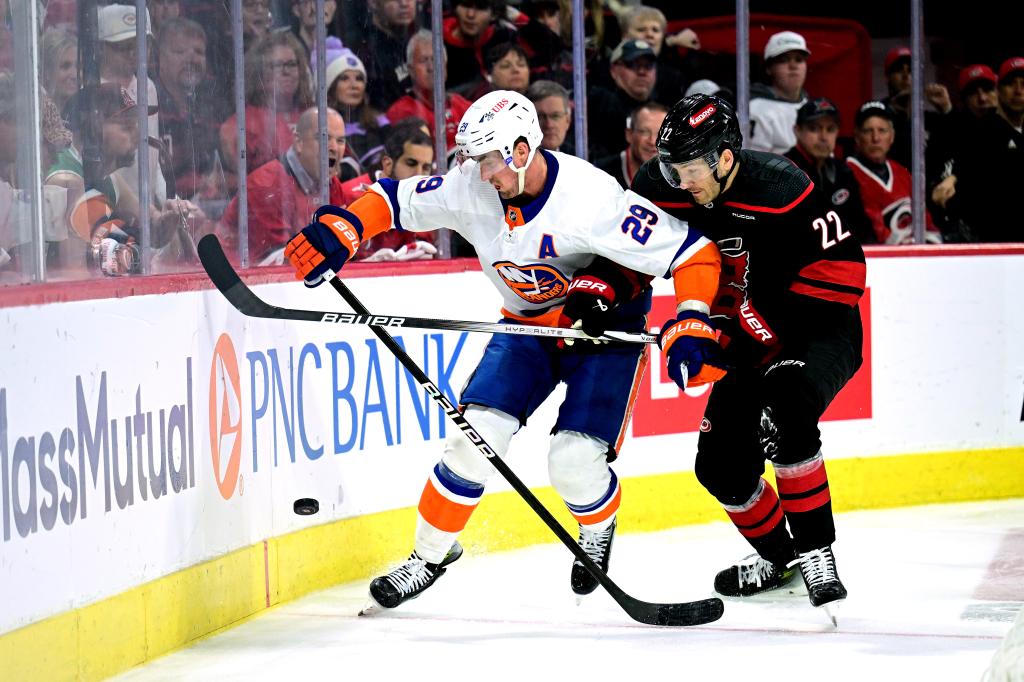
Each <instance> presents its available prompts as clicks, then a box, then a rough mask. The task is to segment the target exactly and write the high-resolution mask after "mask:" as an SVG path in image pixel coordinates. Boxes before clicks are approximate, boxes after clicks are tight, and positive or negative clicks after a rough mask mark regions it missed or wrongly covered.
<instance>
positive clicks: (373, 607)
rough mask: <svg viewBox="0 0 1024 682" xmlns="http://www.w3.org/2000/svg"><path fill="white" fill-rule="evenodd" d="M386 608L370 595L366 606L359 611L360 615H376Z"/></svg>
mask: <svg viewBox="0 0 1024 682" xmlns="http://www.w3.org/2000/svg"><path fill="white" fill-rule="evenodd" d="M385 610H386V609H385V608H384V607H383V606H381V605H380V604H378V603H377V600H376V599H374V598H373V597H368V598H367V600H366V606H364V607H363V609H362V610H361V611H360V612H359V614H358V615H360V616H375V615H377V614H378V613H381V612H383V611H385Z"/></svg>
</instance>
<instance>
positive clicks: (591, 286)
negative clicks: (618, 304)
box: [565, 275, 615, 304]
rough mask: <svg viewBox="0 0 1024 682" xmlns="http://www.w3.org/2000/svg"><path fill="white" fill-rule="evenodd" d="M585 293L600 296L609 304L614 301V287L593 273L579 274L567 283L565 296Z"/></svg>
mask: <svg viewBox="0 0 1024 682" xmlns="http://www.w3.org/2000/svg"><path fill="white" fill-rule="evenodd" d="M573 292H577V293H586V294H591V295H593V296H600V297H601V298H603V299H605V300H606V301H608V302H609V303H611V304H614V303H615V289H614V288H613V287H612V285H611V284H609V283H608V282H606V281H604V280H603V279H601V278H600V277H597V276H595V275H579V276H577V277H576V278H575V279H574V280H573V281H572V282H570V283H569V288H568V289H567V290H566V292H565V293H566V296H568V295H569V294H571V293H573Z"/></svg>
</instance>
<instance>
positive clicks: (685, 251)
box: [665, 229, 710, 277]
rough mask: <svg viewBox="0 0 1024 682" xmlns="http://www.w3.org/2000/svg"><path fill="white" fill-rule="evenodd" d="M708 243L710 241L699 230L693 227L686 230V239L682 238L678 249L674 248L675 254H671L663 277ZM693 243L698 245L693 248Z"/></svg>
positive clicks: (667, 275)
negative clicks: (670, 260)
mask: <svg viewBox="0 0 1024 682" xmlns="http://www.w3.org/2000/svg"><path fill="white" fill-rule="evenodd" d="M708 244H710V242H709V241H708V240H707V238H705V237H704V235H702V234H701V233H700V232H698V231H697V230H694V229H689V230H687V232H686V239H684V240H683V243H682V244H681V245H680V246H679V248H678V249H676V253H675V255H674V256H672V262H671V263H670V264H669V266H668V270H667V271H666V272H665V277H671V276H672V273H673V272H675V271H676V269H677V268H679V267H680V266H682V265H683V264H684V263H685V262H686V261H688V260H689V259H690V258H692V257H693V254H695V253H697V252H698V251H700V249H702V248H704V247H705V246H707V245H708ZM694 245H699V246H697V248H694Z"/></svg>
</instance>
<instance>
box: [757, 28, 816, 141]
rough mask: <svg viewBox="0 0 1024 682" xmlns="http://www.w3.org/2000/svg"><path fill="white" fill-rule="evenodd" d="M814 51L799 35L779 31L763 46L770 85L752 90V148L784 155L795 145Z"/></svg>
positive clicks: (762, 85)
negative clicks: (796, 131)
mask: <svg viewBox="0 0 1024 682" xmlns="http://www.w3.org/2000/svg"><path fill="white" fill-rule="evenodd" d="M810 54H811V51H810V50H809V49H808V48H807V41H806V40H805V39H804V37H803V36H802V35H800V34H799V33H795V32H793V31H780V32H779V33H775V34H773V35H772V36H771V37H770V38H768V42H767V44H765V46H764V62H765V71H766V72H767V73H768V77H769V79H770V81H771V82H770V83H769V84H768V85H764V84H761V83H756V84H754V85H753V86H752V87H751V89H750V142H749V144H748V146H749V147H750V148H751V149H757V150H760V151H764V152H773V153H775V154H784V153H786V152H787V151H788V150H790V149H792V148H793V146H794V145H795V144H796V137H795V136H794V135H793V126H794V125H795V124H796V112H797V109H799V108H800V107H801V106H803V104H804V103H805V102H806V101H807V98H808V97H807V92H806V91H805V90H804V83H805V82H806V81H807V57H808V56H810Z"/></svg>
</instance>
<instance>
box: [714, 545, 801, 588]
mask: <svg viewBox="0 0 1024 682" xmlns="http://www.w3.org/2000/svg"><path fill="white" fill-rule="evenodd" d="M794 577H796V567H795V565H793V564H789V565H787V564H776V563H772V562H771V561H768V560H767V559H764V558H763V557H761V555H760V554H751V555H750V556H748V557H744V558H743V559H742V560H741V561H739V562H738V563H737V564H735V565H734V566H730V567H729V568H727V569H725V570H724V571H719V572H718V575H716V576H715V592H717V593H718V594H720V595H722V596H723V597H750V596H752V595H755V594H761V593H762V592H767V591H769V590H775V589H778V588H780V587H785V586H786V585H788V584H790V583H791V582H792V581H793V578H794Z"/></svg>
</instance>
